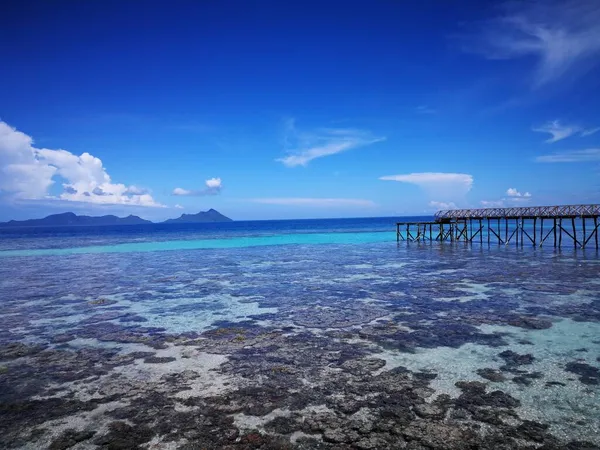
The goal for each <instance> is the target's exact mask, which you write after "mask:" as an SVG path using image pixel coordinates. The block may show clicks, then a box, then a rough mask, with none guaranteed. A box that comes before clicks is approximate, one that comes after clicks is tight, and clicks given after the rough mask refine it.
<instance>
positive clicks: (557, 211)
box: [435, 205, 600, 222]
mask: <svg viewBox="0 0 600 450" xmlns="http://www.w3.org/2000/svg"><path fill="white" fill-rule="evenodd" d="M598 216H600V205H562V206H524V207H515V208H482V209H451V210H447V211H438V212H437V213H436V214H435V220H436V222H446V221H448V220H461V219H522V218H544V219H545V218H550V219H567V218H575V217H598Z"/></svg>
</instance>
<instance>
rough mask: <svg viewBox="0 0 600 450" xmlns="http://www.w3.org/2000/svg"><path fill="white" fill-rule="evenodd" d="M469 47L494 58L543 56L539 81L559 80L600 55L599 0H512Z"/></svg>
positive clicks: (536, 81) (539, 59) (536, 79)
mask: <svg viewBox="0 0 600 450" xmlns="http://www.w3.org/2000/svg"><path fill="white" fill-rule="evenodd" d="M479 25H480V27H481V30H480V32H479V33H478V34H477V35H476V36H471V39H469V43H468V44H467V45H465V46H464V49H465V50H467V51H471V52H476V53H479V54H482V55H483V56H484V57H486V58H488V59H517V58H523V57H533V58H535V59H536V60H537V67H536V70H535V76H534V85H536V86H542V85H544V84H547V83H550V82H555V81H557V80H558V79H560V78H561V77H562V76H563V75H565V74H566V73H567V72H572V71H573V70H574V69H576V68H577V66H578V65H580V64H584V63H588V62H589V63H591V64H593V63H596V62H597V60H598V59H597V56H598V54H600V7H599V4H598V1H597V0H567V1H559V0H550V1H541V2H507V3H505V4H504V5H503V6H502V8H501V13H500V14H499V16H498V17H496V18H493V19H491V20H488V21H485V22H483V23H480V24H479Z"/></svg>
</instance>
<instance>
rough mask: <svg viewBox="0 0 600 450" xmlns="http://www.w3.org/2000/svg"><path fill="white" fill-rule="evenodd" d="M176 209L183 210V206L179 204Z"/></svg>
mask: <svg viewBox="0 0 600 450" xmlns="http://www.w3.org/2000/svg"><path fill="white" fill-rule="evenodd" d="M174 208H176V209H183V206H181V205H180V204H177V205H175V206H174Z"/></svg>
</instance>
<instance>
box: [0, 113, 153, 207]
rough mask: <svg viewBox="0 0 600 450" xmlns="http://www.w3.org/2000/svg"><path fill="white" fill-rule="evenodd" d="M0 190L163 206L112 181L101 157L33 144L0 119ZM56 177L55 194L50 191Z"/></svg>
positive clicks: (19, 194) (13, 194)
mask: <svg viewBox="0 0 600 450" xmlns="http://www.w3.org/2000/svg"><path fill="white" fill-rule="evenodd" d="M0 173H1V174H2V176H1V177H0V191H2V192H4V193H7V194H8V195H10V196H11V197H12V198H15V199H23V200H33V199H54V200H56V199H60V200H67V201H77V202H86V203H98V204H106V205H131V206H162V205H160V204H159V203H157V202H156V201H155V200H154V198H152V196H151V195H150V194H149V193H148V192H146V191H143V192H142V189H141V188H138V187H136V186H126V185H124V184H120V183H113V182H112V180H111V178H110V176H109V175H108V173H107V172H106V168H105V167H104V166H103V164H102V161H101V160H100V159H99V158H97V157H95V156H93V155H90V154H89V153H87V152H86V153H82V154H81V155H79V156H78V155H74V154H73V153H71V152H69V151H67V150H51V149H47V148H36V147H34V146H33V139H32V138H31V137H30V136H28V135H26V134H25V133H23V132H21V131H18V130H16V129H15V128H13V127H11V126H9V125H8V124H7V123H5V122H2V121H0ZM57 179H60V180H61V181H62V192H61V193H60V194H59V195H58V196H52V195H50V194H49V190H50V188H51V186H52V185H54V183H56V181H57Z"/></svg>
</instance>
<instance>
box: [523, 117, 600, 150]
mask: <svg viewBox="0 0 600 450" xmlns="http://www.w3.org/2000/svg"><path fill="white" fill-rule="evenodd" d="M532 131H537V132H539V133H548V134H550V135H551V136H552V137H551V138H550V139H547V140H546V141H545V142H547V143H548V144H552V143H554V142H558V141H560V140H562V139H566V138H568V137H570V136H573V135H579V136H582V137H583V136H591V135H592V134H594V133H596V132H597V131H600V127H598V128H590V129H585V128H583V127H582V126H580V125H573V124H571V125H565V124H563V123H561V122H560V120H552V121H550V122H546V123H545V124H544V125H541V126H539V127H534V128H532Z"/></svg>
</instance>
